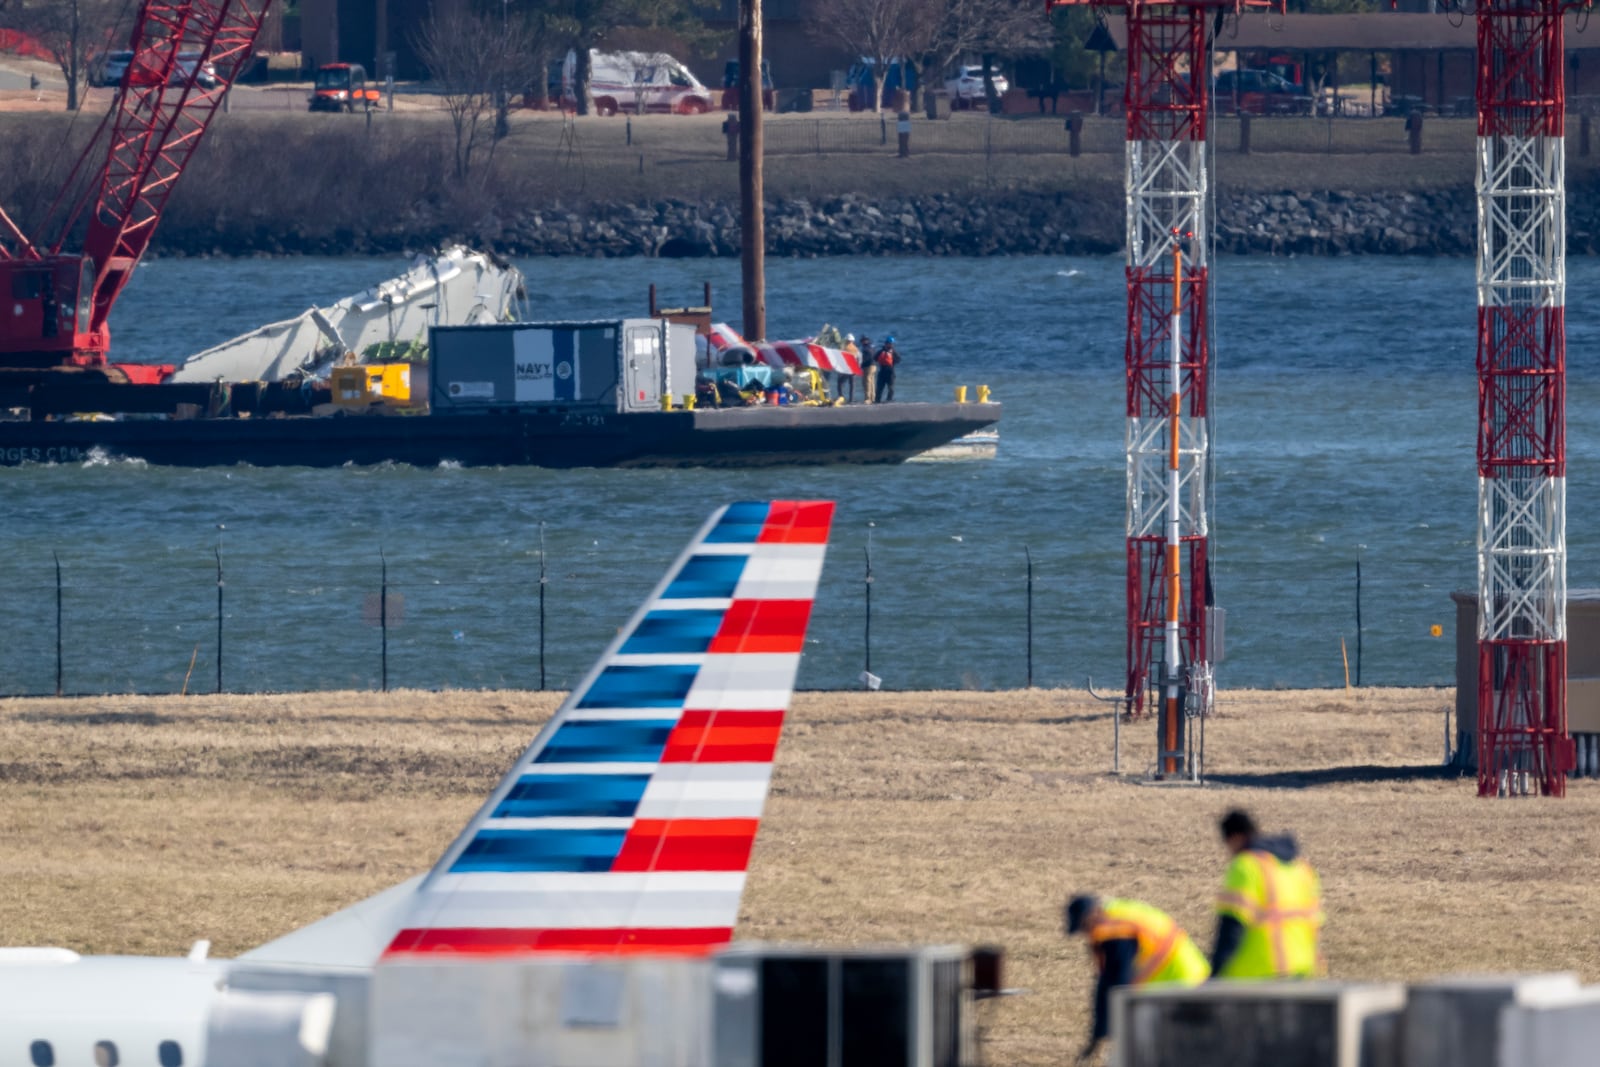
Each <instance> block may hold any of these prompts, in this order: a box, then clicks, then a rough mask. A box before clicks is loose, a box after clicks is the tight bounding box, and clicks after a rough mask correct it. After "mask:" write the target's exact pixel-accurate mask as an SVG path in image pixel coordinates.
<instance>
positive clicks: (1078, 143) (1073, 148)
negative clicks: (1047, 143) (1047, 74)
mask: <svg viewBox="0 0 1600 1067" xmlns="http://www.w3.org/2000/svg"><path fill="white" fill-rule="evenodd" d="M1039 102H1040V103H1041V104H1043V103H1044V99H1043V98H1042V97H1041V98H1040V100H1039ZM1067 155H1069V156H1071V157H1072V158H1073V159H1077V158H1078V157H1079V156H1081V155H1083V112H1081V111H1074V112H1071V113H1070V114H1068V115H1067Z"/></svg>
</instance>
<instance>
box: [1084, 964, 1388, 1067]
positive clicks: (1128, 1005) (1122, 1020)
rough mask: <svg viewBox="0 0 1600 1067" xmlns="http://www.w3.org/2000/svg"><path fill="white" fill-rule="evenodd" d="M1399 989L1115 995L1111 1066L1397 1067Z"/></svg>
mask: <svg viewBox="0 0 1600 1067" xmlns="http://www.w3.org/2000/svg"><path fill="white" fill-rule="evenodd" d="M1405 998H1406V994H1405V988H1404V987H1403V986H1400V985H1397V984H1357V983H1346V982H1208V983H1206V984H1205V985H1203V986H1197V987H1195V988H1192V989H1185V988H1182V987H1174V986H1147V987H1144V988H1130V989H1119V990H1117V991H1116V992H1115V993H1114V994H1113V995H1112V1022H1111V1037H1112V1040H1113V1045H1112V1059H1111V1062H1112V1064H1113V1067H1284V1065H1287V1064H1293V1065H1295V1067H1398V1059H1397V1057H1396V1046H1397V1036H1398V1024H1399V1018H1400V1011H1401V1009H1402V1008H1403V1007H1404V1005H1405Z"/></svg>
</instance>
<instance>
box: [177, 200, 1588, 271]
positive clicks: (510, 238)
mask: <svg viewBox="0 0 1600 1067" xmlns="http://www.w3.org/2000/svg"><path fill="white" fill-rule="evenodd" d="M1589 192H1590V190H1587V189H1581V190H1580V189H1574V190H1572V193H1571V195H1570V196H1569V205H1568V219H1567V234H1568V250H1569V252H1571V253H1572V254H1574V255H1592V254H1595V252H1596V251H1597V250H1600V242H1597V240H1596V235H1597V234H1600V197H1596V196H1592V195H1587V194H1588V193H1589ZM737 210H738V209H737V205H736V204H733V203H728V202H720V201H712V202H703V203H702V202H691V201H683V200H661V201H657V202H653V203H644V204H623V203H603V202H602V203H592V204H587V205H584V206H582V207H575V208H563V207H560V206H554V207H541V208H537V209H528V210H526V211H523V212H521V213H520V214H518V215H517V216H515V217H511V218H500V217H497V216H493V215H489V216H486V217H483V218H480V219H478V220H477V221H475V222H474V223H472V224H469V225H462V224H461V223H460V222H459V221H450V220H445V219H430V218H429V217H428V212H427V210H426V208H420V207H419V208H418V209H417V210H416V211H415V213H414V215H413V217H412V218H410V219H408V220H406V221H405V223H404V224H397V225H395V226H394V227H393V228H392V229H390V230H389V231H388V232H382V233H352V232H350V231H349V230H334V229H326V228H322V227H319V226H316V225H315V224H312V223H300V224H296V225H291V226H288V227H285V228H283V229H282V230H277V229H274V228H272V227H270V226H258V227H256V228H255V229H253V231H251V232H245V233H234V232H229V229H228V228H227V227H223V228H222V229H221V230H217V229H210V230H204V231H196V232H184V231H183V230H181V229H180V230H179V231H177V232H173V231H170V230H169V231H165V232H163V233H162V234H161V235H160V236H159V237H158V238H157V242H158V244H159V245H160V248H159V251H160V252H161V253H162V254H165V255H179V256H183V255H188V256H196V255H201V256H203V255H233V256H237V255H262V254H265V255H296V254H314V255H385V254H393V253H399V252H403V251H406V250H411V249H417V248H421V247H427V246H432V245H438V244H443V243H445V242H448V241H453V240H464V241H467V242H469V243H473V244H477V245H479V246H486V247H492V248H494V249H496V250H497V251H499V252H502V253H504V254H506V255H514V256H602V257H609V256H661V257H704V256H737V255H738V254H739V228H738V224H737V221H736V219H737ZM1476 225H1477V222H1476V206H1475V202H1474V194H1473V191H1472V190H1471V189H1470V188H1466V187H1458V188H1451V189H1442V190H1435V191H1428V192H1391V193H1344V192H1339V191H1323V192H1310V193H1308V192H1281V193H1226V192H1224V193H1222V194H1221V195H1219V197H1218V202H1217V218H1216V237H1217V247H1218V248H1219V249H1220V250H1221V251H1224V252H1229V253H1234V254H1242V255H1446V256H1465V255H1471V254H1472V253H1473V248H1474V243H1475V241H1476ZM1122 236H1123V199H1122V192H1121V190H1120V189H1115V188H1111V187H1099V188H1093V189H1080V190H1075V191H1071V192H1066V191H1063V192H1058V193H1003V194H995V195H994V196H990V197H983V198H976V197H970V196H957V195H954V194H942V195H935V196H921V197H884V198H871V197H867V196H863V195H860V194H847V195H844V196H838V197H828V198H822V199H817V200H803V199H792V200H782V201H776V202H769V203H768V205H767V248H768V254H769V255H772V256H778V257H783V256H801V257H805V256H832V255H892V254H910V255H938V256H950V255H956V256H986V255H1007V254H1012V255H1024V254H1079V255H1085V254H1090V255H1092V254H1104V253H1112V252H1116V251H1118V250H1120V249H1121V247H1122Z"/></svg>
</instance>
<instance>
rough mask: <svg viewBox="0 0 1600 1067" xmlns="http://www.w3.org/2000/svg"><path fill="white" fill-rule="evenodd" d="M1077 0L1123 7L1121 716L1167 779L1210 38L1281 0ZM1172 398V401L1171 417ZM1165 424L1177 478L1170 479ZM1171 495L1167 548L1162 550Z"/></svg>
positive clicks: (1199, 629)
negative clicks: (1172, 622) (1136, 722)
mask: <svg viewBox="0 0 1600 1067" xmlns="http://www.w3.org/2000/svg"><path fill="white" fill-rule="evenodd" d="M1060 2H1074V0H1060ZM1078 2H1088V3H1090V4H1092V5H1093V6H1096V7H1103V8H1118V9H1123V10H1124V11H1125V13H1126V16H1127V36H1128V43H1127V49H1126V56H1127V63H1128V75H1127V80H1126V82H1125V84H1124V89H1123V108H1124V112H1125V115H1126V120H1127V156H1126V164H1127V169H1126V193H1127V283H1128V333H1127V346H1126V349H1125V358H1126V373H1127V378H1126V382H1127V408H1126V415H1127V434H1126V439H1125V445H1126V450H1127V479H1128V481H1127V528H1126V535H1127V609H1128V624H1127V664H1128V674H1127V687H1126V701H1127V703H1126V710H1127V712H1128V713H1129V714H1131V715H1142V714H1144V713H1145V712H1146V711H1148V710H1154V711H1156V712H1157V714H1158V720H1157V722H1158V726H1157V733H1158V738H1159V744H1158V748H1159V759H1158V764H1157V767H1158V773H1159V774H1160V775H1161V776H1163V777H1166V776H1172V775H1177V774H1185V773H1192V772H1193V771H1194V770H1196V768H1195V767H1193V766H1192V765H1191V764H1190V762H1189V759H1188V757H1187V756H1186V755H1185V751H1186V749H1187V748H1188V747H1189V746H1188V745H1187V743H1186V738H1185V733H1186V731H1185V728H1184V726H1185V719H1186V716H1187V714H1188V713H1189V712H1192V711H1194V710H1198V711H1200V712H1201V713H1203V712H1204V711H1206V710H1208V709H1209V706H1210V703H1211V697H1212V691H1213V690H1212V672H1211V659H1210V650H1209V648H1208V647H1207V645H1208V642H1207V625H1206V612H1207V588H1208V585H1209V582H1208V578H1209V575H1208V572H1207V563H1208V557H1209V552H1208V548H1209V544H1210V516H1209V510H1210V491H1209V487H1208V485H1207V477H1208V471H1209V468H1210V459H1211V457H1210V433H1209V422H1210V395H1209V394H1210V385H1211V381H1210V378H1211V374H1210V371H1211V366H1210V358H1209V347H1208V338H1209V335H1210V323H1209V322H1208V321H1207V317H1208V312H1209V306H1208V301H1207V298H1206V288H1207V285H1208V283H1209V280H1210V277H1209V272H1210V267H1209V264H1208V262H1207V261H1208V254H1209V250H1210V244H1211V233H1210V216H1211V195H1212V194H1211V186H1210V180H1209V175H1208V162H1209V161H1208V152H1207V149H1208V144H1207V131H1208V129H1209V119H1210V114H1209V112H1210V106H1211V66H1212V64H1211V55H1212V37H1213V34H1214V33H1215V31H1216V28H1217V25H1218V23H1219V22H1220V21H1221V19H1222V18H1223V17H1224V16H1226V15H1228V14H1237V13H1238V12H1239V11H1241V10H1245V9H1253V10H1266V11H1275V12H1282V11H1283V2H1282V0H1185V2H1174V3H1159V4H1151V3H1140V2H1138V0H1078ZM1175 246H1177V252H1178V254H1177V255H1175V254H1174V253H1175ZM1175 286H1176V288H1177V300H1176V302H1177V305H1178V307H1177V309H1176V313H1175V312H1174V308H1173V303H1174V297H1173V290H1174V287H1175ZM1175 332H1176V333H1178V334H1179V337H1178V345H1177V352H1176V358H1174V354H1173V336H1174V333H1175ZM1174 366H1176V367H1177V372H1176V378H1177V381H1176V382H1174V380H1173V379H1174V376H1175V375H1174V372H1173V368H1174ZM1175 397H1176V402H1177V404H1178V405H1179V410H1178V417H1177V418H1176V419H1173V418H1171V417H1170V416H1171V412H1172V404H1173V403H1174V398H1175ZM1174 427H1176V433H1177V436H1178V439H1177V442H1176V444H1177V460H1178V471H1177V477H1176V478H1173V477H1170V465H1171V459H1172V451H1173V449H1172V446H1173V441H1172V437H1171V435H1172V433H1173V428H1174ZM1174 487H1175V491H1174ZM1174 495H1176V496H1177V519H1178V522H1177V535H1178V536H1177V542H1178V544H1177V547H1176V550H1175V551H1169V545H1168V540H1169V533H1170V529H1169V526H1168V521H1169V511H1170V507H1171V505H1172V503H1173V497H1174ZM1173 590H1176V597H1177V599H1178V600H1180V601H1181V603H1179V604H1178V605H1177V608H1178V611H1177V621H1178V642H1177V643H1178V647H1179V660H1180V662H1172V661H1171V657H1170V656H1168V655H1167V654H1166V653H1165V650H1164V646H1165V644H1166V626H1167V619H1168V607H1169V601H1170V600H1171V599H1172V597H1173V595H1174V593H1173ZM1158 664H1159V667H1158ZM1174 683H1176V685H1177V687H1179V688H1181V689H1182V690H1183V692H1184V693H1185V697H1184V699H1183V700H1181V701H1178V702H1177V705H1178V706H1177V707H1174V702H1173V701H1171V700H1170V699H1168V693H1169V692H1170V691H1171V688H1172V687H1173V685H1174ZM1184 705H1187V707H1185V706H1184Z"/></svg>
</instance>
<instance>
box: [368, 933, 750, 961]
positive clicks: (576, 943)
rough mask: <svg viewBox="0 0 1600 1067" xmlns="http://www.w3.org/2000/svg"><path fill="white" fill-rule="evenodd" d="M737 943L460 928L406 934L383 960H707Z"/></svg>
mask: <svg viewBox="0 0 1600 1067" xmlns="http://www.w3.org/2000/svg"><path fill="white" fill-rule="evenodd" d="M731 940H733V928H732V927H731V926H708V927H692V928H688V929H681V930H680V929H627V928H623V927H613V928H608V929H602V930H522V929H476V928H457V929H446V930H401V931H400V933H399V934H397V935H395V939H394V940H393V941H392V942H390V943H389V947H388V948H387V949H385V950H384V953H383V958H384V959H397V958H400V959H403V958H405V957H407V956H525V955H533V954H535V953H541V952H552V953H561V952H566V953H572V954H574V955H591V954H593V955H662V956H703V955H705V954H706V953H708V952H710V951H711V950H712V949H714V948H716V947H717V946H718V945H725V944H727V943H728V942H729V941H731Z"/></svg>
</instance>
